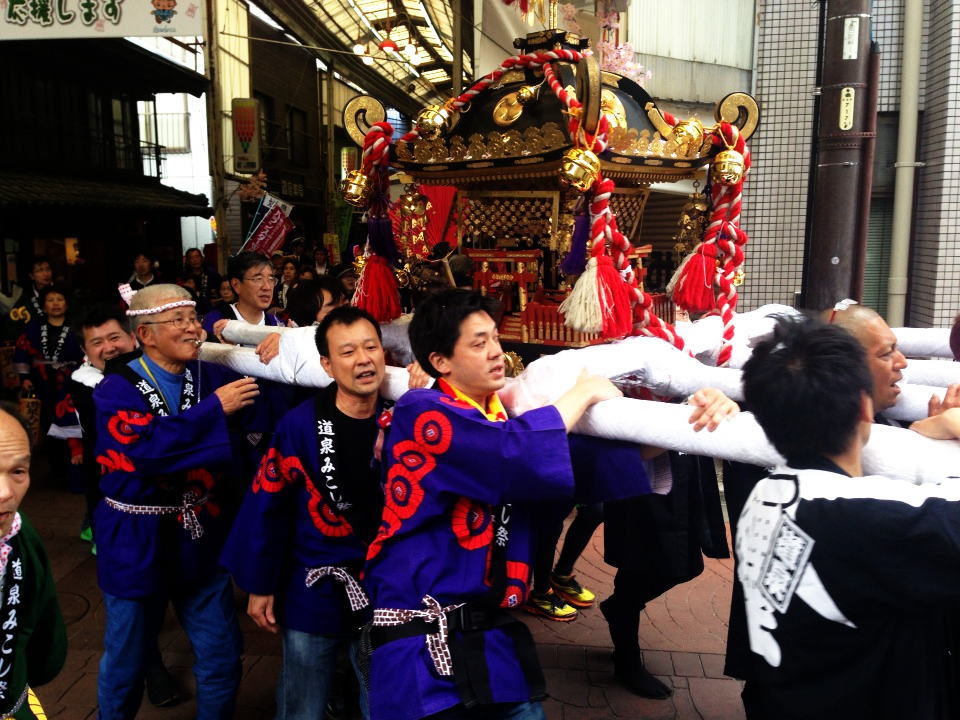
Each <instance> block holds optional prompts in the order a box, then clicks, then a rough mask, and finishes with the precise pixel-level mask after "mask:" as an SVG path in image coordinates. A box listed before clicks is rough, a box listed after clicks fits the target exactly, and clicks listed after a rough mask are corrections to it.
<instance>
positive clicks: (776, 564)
mask: <svg viewBox="0 0 960 720" xmlns="http://www.w3.org/2000/svg"><path fill="white" fill-rule="evenodd" d="M791 580H793V573H791V572H790V568H788V567H787V566H786V565H784V564H783V562H782V561H781V560H777V559H774V561H773V562H771V563H770V568H769V569H768V570H767V574H766V575H764V576H763V587H764V589H765V590H766V591H767V592H768V593H769V594H770V597H772V598H773V599H774V600H776V601H777V602H778V603H782V602H783V601H784V598H786V596H787V590H788V589H789V588H790V581H791Z"/></svg>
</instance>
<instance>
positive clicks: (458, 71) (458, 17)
mask: <svg viewBox="0 0 960 720" xmlns="http://www.w3.org/2000/svg"><path fill="white" fill-rule="evenodd" d="M450 12H451V13H453V65H452V66H451V67H450V81H451V82H452V83H453V97H460V93H462V92H463V8H462V6H461V0H451V1H450Z"/></svg>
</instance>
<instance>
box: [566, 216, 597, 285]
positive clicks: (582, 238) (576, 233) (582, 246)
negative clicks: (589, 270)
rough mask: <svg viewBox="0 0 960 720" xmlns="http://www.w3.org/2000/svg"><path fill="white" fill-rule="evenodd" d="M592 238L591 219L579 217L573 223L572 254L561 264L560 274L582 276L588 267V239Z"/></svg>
mask: <svg viewBox="0 0 960 720" xmlns="http://www.w3.org/2000/svg"><path fill="white" fill-rule="evenodd" d="M589 236H590V217H589V216H588V215H577V217H576V219H575V220H574V221H573V237H571V238H570V252H568V253H567V256H566V257H565V258H564V259H563V262H562V263H560V272H562V273H563V274H564V275H567V276H570V275H581V274H582V273H583V271H584V270H585V269H586V267H587V239H588V238H589Z"/></svg>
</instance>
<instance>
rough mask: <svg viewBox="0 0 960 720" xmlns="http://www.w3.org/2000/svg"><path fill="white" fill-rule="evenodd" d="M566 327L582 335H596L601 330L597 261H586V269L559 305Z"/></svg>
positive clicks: (601, 316)
mask: <svg viewBox="0 0 960 720" xmlns="http://www.w3.org/2000/svg"><path fill="white" fill-rule="evenodd" d="M560 312H562V313H563V317H564V320H563V321H564V323H565V324H566V325H567V327H571V328H573V329H574V330H576V331H578V332H582V333H598V332H600V331H601V330H603V315H602V313H601V308H600V299H599V296H598V294H597V259H596V258H594V257H592V258H590V259H589V260H588V261H587V267H586V269H585V270H584V271H583V273H582V274H581V275H580V277H579V278H577V282H576V284H575V285H574V286H573V291H572V292H571V293H570V295H569V296H568V297H567V299H566V300H564V301H563V302H562V303H561V304H560Z"/></svg>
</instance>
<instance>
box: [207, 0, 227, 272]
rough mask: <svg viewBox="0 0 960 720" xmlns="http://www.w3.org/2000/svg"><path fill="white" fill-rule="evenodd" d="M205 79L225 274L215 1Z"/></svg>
mask: <svg viewBox="0 0 960 720" xmlns="http://www.w3.org/2000/svg"><path fill="white" fill-rule="evenodd" d="M206 41H207V42H206V47H207V52H206V60H207V79H208V80H209V81H210V87H209V88H208V90H207V145H208V147H209V150H208V154H209V157H210V175H211V177H212V179H213V197H212V198H211V199H210V201H211V204H212V206H213V217H214V220H215V221H216V223H217V266H218V268H219V272H220V273H221V274H224V273H226V271H227V257H228V256H229V255H230V239H229V238H228V237H227V213H226V206H225V204H224V182H223V170H224V169H223V116H222V114H221V112H220V107H221V104H222V103H221V100H220V92H221V88H220V78H219V76H218V74H217V67H218V64H217V53H218V51H219V48H220V43H219V42H218V38H217V9H216V0H207V37H206Z"/></svg>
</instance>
